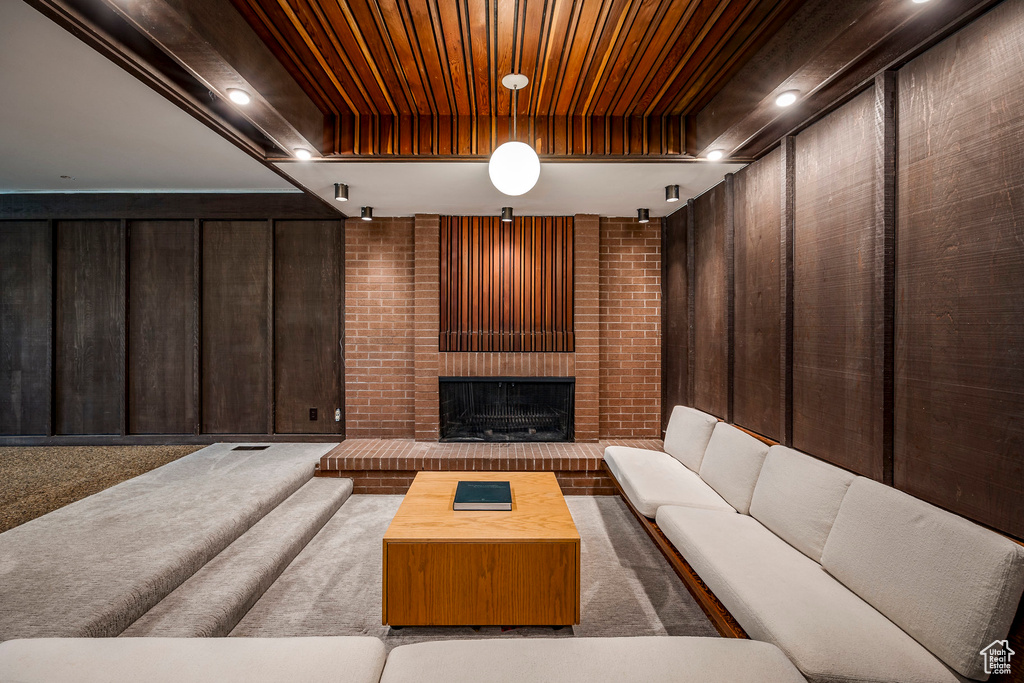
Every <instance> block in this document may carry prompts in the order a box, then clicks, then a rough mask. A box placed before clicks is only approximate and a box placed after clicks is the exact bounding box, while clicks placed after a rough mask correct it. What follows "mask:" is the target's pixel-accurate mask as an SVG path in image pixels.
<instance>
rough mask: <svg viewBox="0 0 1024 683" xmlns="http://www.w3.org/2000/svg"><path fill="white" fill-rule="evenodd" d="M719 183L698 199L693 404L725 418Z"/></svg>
mask: <svg viewBox="0 0 1024 683" xmlns="http://www.w3.org/2000/svg"><path fill="white" fill-rule="evenodd" d="M730 197H731V193H729V192H727V191H726V184H725V183H724V182H723V183H719V184H718V185H716V186H714V187H713V188H711V189H710V190H708V191H707V192H705V193H704V194H702V195H701V196H699V197H697V199H696V200H695V201H694V214H693V215H694V225H693V252H694V255H693V256H694V263H693V280H694V298H693V317H692V318H691V321H692V323H693V327H694V328H695V332H694V359H695V363H694V366H693V403H692V405H693V407H695V408H697V409H698V410H703V411H704V412H706V413H710V414H712V415H716V416H718V417H721V418H725V419H727V415H728V412H729V348H728V347H729V344H728V341H729V329H728V327H729V311H728V307H729V282H728V254H727V252H726V247H727V232H728V229H729V225H728V220H727V219H728V209H727V201H728V200H729V199H730Z"/></svg>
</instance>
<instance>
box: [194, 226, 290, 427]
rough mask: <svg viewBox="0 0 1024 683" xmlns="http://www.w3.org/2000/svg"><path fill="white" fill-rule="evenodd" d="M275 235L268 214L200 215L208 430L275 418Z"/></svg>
mask: <svg viewBox="0 0 1024 683" xmlns="http://www.w3.org/2000/svg"><path fill="white" fill-rule="evenodd" d="M271 241H272V236H271V231H270V225H269V224H268V223H267V221H206V222H205V223H203V286H202V298H203V310H202V319H203V322H202V391H203V399H202V400H203V406H202V431H203V432H204V433H207V434H210V433H219V434H223V433H227V434H266V433H267V432H268V430H269V429H271V428H272V426H273V423H270V424H268V418H269V416H270V414H271V408H272V406H271V401H270V400H268V395H269V394H270V391H271V390H272V384H273V383H272V382H270V381H268V380H269V376H270V372H271V371H270V366H271V364H272V358H271V356H270V355H269V351H268V350H269V348H270V346H271V344H272V340H271V339H270V328H271V326H272V324H271V322H270V321H269V320H268V319H267V318H268V315H269V313H268V311H269V308H270V305H271V304H270V301H271V283H270V282H269V277H268V271H269V269H270V267H269V266H268V263H271V262H270V259H271V258H272V254H273V246H272V244H271ZM271 265H272V264H271Z"/></svg>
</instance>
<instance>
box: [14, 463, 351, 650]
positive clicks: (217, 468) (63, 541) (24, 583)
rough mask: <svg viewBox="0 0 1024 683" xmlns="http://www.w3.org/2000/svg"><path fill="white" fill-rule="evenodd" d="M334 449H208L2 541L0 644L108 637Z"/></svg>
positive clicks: (243, 528) (28, 524)
mask: <svg viewBox="0 0 1024 683" xmlns="http://www.w3.org/2000/svg"><path fill="white" fill-rule="evenodd" d="M335 445H336V444H276V445H272V446H270V447H269V448H268V449H267V450H265V451H234V450H232V448H233V444H216V445H213V446H209V447H207V448H204V449H202V450H201V451H198V452H196V453H192V454H191V455H187V456H185V457H184V458H181V459H180V460H176V461H174V462H172V463H170V464H167V465H164V466H163V467H160V468H158V469H155V470H153V471H151V472H147V473H146V474H143V475H141V476H139V477H136V478H135V479H131V480H129V481H126V482H123V483H121V484H118V485H117V486H114V487H112V488H109V489H107V490H105V491H102V492H100V493H97V494H95V495H93V496H89V497H88V498H85V499H83V500H80V501H77V502H75V503H72V504H71V505H68V506H66V507H63V508H61V509H59V510H56V511H54V512H51V513H49V514H47V515H44V516H42V517H39V518H37V519H34V520H32V521H30V522H26V523H25V524H22V525H21V526H18V527H15V528H14V529H11V530H9V531H6V532H4V533H2V534H0V640H10V639H12V638H27V637H44V636H56V637H61V636H113V635H117V634H118V633H120V632H121V631H123V630H124V629H125V628H126V627H127V626H128V625H129V624H131V623H132V622H133V621H135V620H136V619H138V618H139V617H140V616H142V615H143V614H144V613H145V612H146V611H147V610H149V609H150V608H151V607H152V606H153V605H155V604H156V603H157V602H159V601H160V600H161V599H163V598H164V597H165V596H166V595H167V594H168V593H170V592H171V591H172V590H174V588H176V587H177V586H178V585H179V584H181V583H182V582H183V581H184V580H185V579H187V578H188V577H190V576H191V575H192V574H194V573H195V572H196V571H197V570H198V569H199V568H200V567H202V566H203V565H204V564H206V563H207V562H208V561H209V560H210V559H212V558H213V557H214V556H216V555H217V553H219V552H220V551H222V550H223V549H224V548H225V547H227V546H228V545H229V544H230V543H231V542H232V541H234V540H235V539H236V538H238V537H239V536H240V535H241V534H242V533H244V532H245V531H246V530H247V529H248V528H249V527H251V526H252V525H253V524H255V523H256V522H257V521H259V520H260V519H261V518H262V517H263V516H264V515H266V514H267V513H268V512H269V511H270V510H272V509H273V508H274V507H276V506H277V505H278V504H279V503H280V502H281V501H283V500H284V499H285V498H287V497H288V496H289V495H291V494H292V493H293V492H295V491H296V490H297V489H298V488H299V487H300V486H302V485H303V484H304V483H305V482H306V481H308V480H309V479H310V478H311V477H312V475H313V467H314V465H315V464H316V462H317V460H318V459H319V458H320V456H321V455H323V454H324V453H326V452H327V451H329V450H330V449H331V448H333V447H334V446H335Z"/></svg>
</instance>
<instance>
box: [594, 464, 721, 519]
mask: <svg viewBox="0 0 1024 683" xmlns="http://www.w3.org/2000/svg"><path fill="white" fill-rule="evenodd" d="M604 461H605V462H606V463H608V469H609V470H611V473H612V476H614V477H615V480H616V481H617V482H619V486H621V487H622V491H623V493H625V494H626V498H628V499H629V502H630V503H632V504H633V507H635V508H636V509H637V510H638V511H639V512H640V514H642V515H644V516H645V517H650V518H652V519H653V518H654V514H655V513H656V512H657V511H658V508H659V507H660V506H662V505H688V506H691V507H700V508H708V509H712V510H724V511H728V512H733V508H732V506H731V505H729V504H728V503H727V502H725V499H724V498H722V497H721V496H720V495H718V494H717V493H716V492H715V490H714V489H713V488H711V487H710V486H708V485H707V484H706V483H704V481H703V480H702V479H701V478H700V477H699V476H697V475H696V474H695V473H693V472H691V471H690V470H688V469H687V468H685V467H683V465H681V464H680V463H679V461H678V460H676V459H675V458H673V457H672V456H670V455H668V454H667V453H662V452H660V451H648V450H644V449H642V448H629V447H627V446H609V447H608V448H606V449H605V450H604Z"/></svg>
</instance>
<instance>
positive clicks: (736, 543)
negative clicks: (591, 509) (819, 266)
mask: <svg viewBox="0 0 1024 683" xmlns="http://www.w3.org/2000/svg"><path fill="white" fill-rule="evenodd" d="M702 444H703V446H704V452H703V453H698V452H697V451H699V450H700V448H701V445H702ZM665 449H666V452H665V453H661V452H656V451H643V450H638V449H628V448H621V447H614V446H613V447H609V448H608V449H607V450H606V452H605V461H606V463H607V467H608V470H609V471H610V472H611V473H612V475H613V476H614V477H615V479H616V480H617V481H618V483H619V485H620V487H621V489H622V491H623V492H624V494H625V495H626V497H627V498H628V499H629V501H630V503H631V504H632V505H633V507H634V508H635V509H636V510H637V511H638V512H639V513H640V514H642V515H644V516H647V517H653V518H654V519H655V520H656V523H657V526H658V527H659V528H660V530H661V532H662V533H664V535H665V536H666V537H667V538H668V539H669V540H670V541H671V543H672V544H673V545H674V546H675V548H676V549H677V550H678V551H679V553H680V554H681V555H682V556H683V558H685V560H686V562H687V563H688V564H689V565H690V566H691V567H692V568H693V570H694V571H695V572H696V573H697V574H698V575H699V576H700V578H701V580H703V582H704V583H705V584H706V585H707V587H708V588H709V589H710V590H711V592H713V593H714V595H715V597H717V599H718V600H719V601H720V603H721V604H722V605H723V606H724V607H725V608H726V609H728V610H729V612H730V614H731V615H732V616H733V617H734V618H735V619H736V621H737V622H738V623H739V624H740V626H742V627H743V629H744V630H745V631H746V632H747V634H748V635H749V636H750V637H751V638H753V639H756V640H760V641H765V642H768V643H773V644H775V645H777V646H778V647H779V648H780V649H781V650H782V651H783V652H784V653H785V654H786V655H787V656H788V657H789V659H790V660H791V661H792V662H793V663H794V664H795V665H796V666H797V668H798V669H799V670H800V671H801V673H802V674H803V675H804V676H805V677H806V678H807V679H808V680H809V681H812V682H819V681H820V682H825V681H829V682H832V681H835V682H842V683H849V682H851V681H864V682H871V683H878V682H884V681H893V682H900V683H918V682H919V683H945V682H947V681H948V682H950V683H953V682H955V681H963V680H965V679H972V680H986V679H987V678H988V676H987V675H986V674H985V673H984V668H983V664H984V661H983V658H982V657H981V655H980V650H981V649H982V648H984V647H986V646H987V645H989V644H990V643H992V642H993V641H995V640H1000V639H1003V638H1005V637H1006V634H1007V631H1008V630H1009V627H1010V624H1011V621H1012V620H1013V617H1014V614H1015V612H1016V609H1017V605H1018V603H1019V602H1020V599H1021V592H1022V590H1024V547H1021V546H1020V545H1018V544H1017V543H1014V542H1013V541H1011V540H1010V539H1007V538H1005V537H1002V536H1000V535H998V534H996V533H994V532H991V531H989V530H987V529H984V528H982V527H980V526H978V525H976V524H974V523H972V522H969V521H967V520H965V519H963V518H961V517H958V516H956V515H954V514H951V513H949V512H946V511H944V510H941V509H939V508H937V507H935V506H933V505H930V504H928V503H925V502H923V501H921V500H918V499H916V498H914V497H912V496H909V495H907V494H905V493H903V492H901V491H897V490H896V489H894V488H891V487H889V486H885V485H883V484H879V483H877V482H875V481H872V480H870V479H866V478H864V477H858V476H856V475H853V474H851V473H849V472H846V471H844V470H841V469H839V468H837V467H833V466H832V465H829V464H828V463H825V462H822V461H820V460H817V459H815V458H812V457H810V456H808V455H805V454H803V453H800V452H798V451H795V450H793V449H790V448H786V447H784V446H772V447H771V448H768V447H767V445H765V444H763V443H761V442H760V441H758V440H757V439H754V438H753V437H750V436H749V435H748V434H746V433H744V432H742V431H741V430H739V429H737V428H735V427H732V426H730V425H728V424H726V423H724V422H717V420H715V418H713V417H711V416H709V415H706V414H704V413H701V412H699V411H696V410H694V409H692V408H686V407H682V406H679V407H676V408H675V409H674V411H673V413H672V418H671V421H670V423H669V428H668V431H667V433H666V437H665ZM674 484H678V487H676V488H673V485H674ZM716 496H717V498H716Z"/></svg>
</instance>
